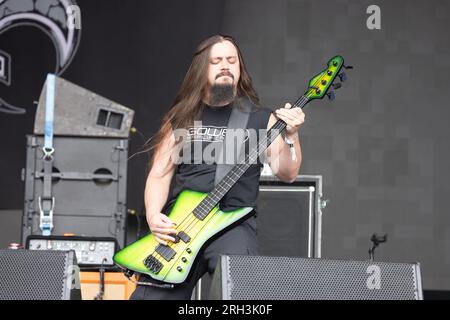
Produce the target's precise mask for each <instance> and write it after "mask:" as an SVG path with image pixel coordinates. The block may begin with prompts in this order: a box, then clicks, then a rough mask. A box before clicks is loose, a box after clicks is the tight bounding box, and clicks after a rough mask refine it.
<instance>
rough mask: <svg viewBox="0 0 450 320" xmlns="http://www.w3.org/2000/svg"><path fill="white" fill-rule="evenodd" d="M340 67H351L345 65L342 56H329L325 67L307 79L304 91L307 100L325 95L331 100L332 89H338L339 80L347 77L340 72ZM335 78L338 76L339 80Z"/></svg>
mask: <svg viewBox="0 0 450 320" xmlns="http://www.w3.org/2000/svg"><path fill="white" fill-rule="evenodd" d="M342 68H344V69H352V68H353V67H352V66H345V65H344V58H343V57H342V56H335V57H333V58H331V59H330V61H328V63H327V68H326V69H325V70H324V71H322V72H321V73H319V74H318V75H316V76H315V77H313V78H312V79H311V80H310V81H309V85H308V89H307V90H306V92H305V96H306V97H307V98H308V100H314V99H322V98H323V97H324V96H325V95H327V96H328V98H330V100H333V99H334V92H333V90H335V89H339V88H340V87H341V86H342V84H341V82H344V81H345V80H346V79H347V76H346V74H345V73H344V72H340V71H341V69H342ZM336 78H339V79H340V81H341V82H338V81H336Z"/></svg>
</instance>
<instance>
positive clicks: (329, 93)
mask: <svg viewBox="0 0 450 320" xmlns="http://www.w3.org/2000/svg"><path fill="white" fill-rule="evenodd" d="M327 96H328V99H330V100H334V98H336V96H335V95H334V92H333V91H330V92H328V93H327Z"/></svg>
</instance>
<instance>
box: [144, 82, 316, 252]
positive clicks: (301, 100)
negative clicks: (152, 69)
mask: <svg viewBox="0 0 450 320" xmlns="http://www.w3.org/2000/svg"><path fill="white" fill-rule="evenodd" d="M319 81H321V78H320V79H317V80H316V82H314V83H313V85H314V86H315V85H316V84H317V83H318V82H319ZM310 88H311V87H310ZM308 90H311V89H308ZM308 100H309V96H308V93H307V94H305V95H302V96H301V97H300V98H299V99H297V101H296V102H295V103H294V104H293V105H292V107H291V108H296V107H300V108H303V107H304V106H305V105H306V104H305V105H302V104H303V103H306V102H307V101H308ZM280 124H281V127H280V128H275V127H276V126H278V125H280ZM284 125H286V123H284V121H277V123H275V124H274V125H273V126H272V127H271V128H269V133H270V132H272V129H281V128H282V127H283V126H284ZM280 133H281V132H280ZM280 133H278V134H277V135H276V136H275V137H274V139H273V140H272V141H271V143H272V142H273V141H274V140H275V138H276V137H278V135H279V134H280ZM267 139H268V135H266V137H265V138H264V140H263V141H261V142H260V143H259V144H258V148H255V149H254V150H253V151H252V153H255V152H256V153H257V154H256V156H258V150H259V149H260V148H261V147H262V146H261V144H262V142H264V146H265V144H266V143H267ZM271 143H270V144H271ZM270 144H269V145H270ZM267 147H268V146H267ZM247 157H248V158H250V157H253V155H252V156H250V155H248V156H246V158H247ZM248 168H249V167H248ZM248 168H246V169H245V171H247V170H248ZM245 171H244V172H243V173H242V174H244V173H245ZM227 176H228V174H227ZM227 176H225V178H224V179H223V180H225V179H226V178H227ZM223 180H222V181H223ZM236 182H237V180H236V181H233V182H232V184H231V187H232V186H233V185H234V184H235V183H236ZM218 185H220V182H219V184H218ZM231 187H230V189H231ZM214 190H216V189H215V188H214V189H213V191H214ZM225 190H226V189H224V191H225ZM228 191H229V189H228ZM207 197H208V196H206V197H205V198H204V199H203V200H202V201H201V202H200V203H199V204H198V205H197V206H196V207H195V208H194V210H195V209H197V208H201V209H203V210H205V212H204V213H205V214H206V215H205V216H204V217H203V219H204V218H206V217H207V216H208V215H209V214H210V213H211V211H209V212H207V210H208V208H207V207H206V208H202V205H203V201H206V202H207V203H208V204H210V205H214V206H213V208H212V209H214V207H215V205H216V204H217V203H218V202H219V201H220V199H219V200H217V202H216V203H215V204H214V203H209V202H208V200H206V199H207ZM212 209H211V210H212ZM194 210H193V211H194ZM193 211H192V212H191V213H190V214H188V215H187V216H186V217H184V219H183V220H181V222H180V223H179V224H176V226H177V227H176V228H175V230H177V231H184V232H185V233H186V234H188V232H189V231H190V230H192V228H194V227H195V225H196V224H197V223H199V222H200V221H203V220H199V219H198V218H197V217H196V216H195V215H194V214H193ZM216 212H217V211H216ZM214 213H215V212H214ZM211 216H212V215H211ZM189 220H190V221H189ZM185 223H188V224H187V226H185V227H183V229H180V228H181V226H183V225H184V224H185ZM192 224H193V225H192ZM205 225H206V224H205ZM166 243H167V245H166V247H164V250H167V249H168V248H167V247H169V246H171V248H172V249H173V250H175V249H176V248H178V247H179V246H180V245H179V243H180V242H172V241H166ZM183 246H184V245H183ZM156 248H157V247H155V250H154V251H153V252H152V253H151V254H150V255H155V253H156V256H160V257H161V258H163V259H164V257H162V255H161V254H159V252H157V251H156Z"/></svg>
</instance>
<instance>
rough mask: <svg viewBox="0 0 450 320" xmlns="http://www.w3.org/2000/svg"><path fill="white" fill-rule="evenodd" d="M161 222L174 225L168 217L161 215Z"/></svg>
mask: <svg viewBox="0 0 450 320" xmlns="http://www.w3.org/2000/svg"><path fill="white" fill-rule="evenodd" d="M161 220H162V221H164V222H165V223H168V224H171V225H174V224H175V222H173V221H172V220H171V219H170V218H169V217H168V216H166V215H163V216H162V219H161Z"/></svg>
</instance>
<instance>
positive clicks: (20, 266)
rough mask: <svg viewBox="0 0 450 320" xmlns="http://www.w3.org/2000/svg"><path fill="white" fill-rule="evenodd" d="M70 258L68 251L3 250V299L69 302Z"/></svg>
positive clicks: (0, 292)
mask: <svg viewBox="0 0 450 320" xmlns="http://www.w3.org/2000/svg"><path fill="white" fill-rule="evenodd" d="M71 256H73V255H71ZM68 257H69V254H68V252H64V251H28V250H0V300H61V299H67V298H68V297H65V295H66V294H65V293H66V292H68V290H66V289H68V288H66V286H68V285H70V284H68V278H67V277H68V275H67V273H66V270H67V268H68V264H69V261H68V260H69V259H68Z"/></svg>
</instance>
